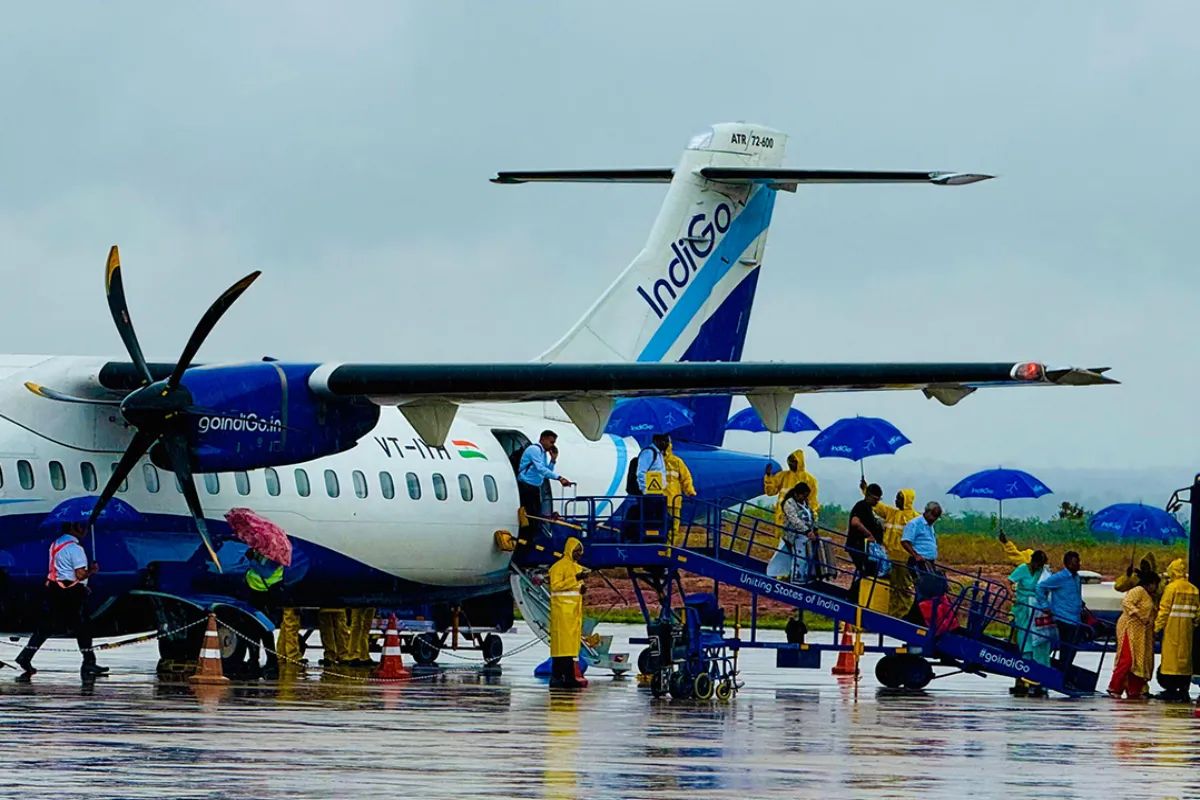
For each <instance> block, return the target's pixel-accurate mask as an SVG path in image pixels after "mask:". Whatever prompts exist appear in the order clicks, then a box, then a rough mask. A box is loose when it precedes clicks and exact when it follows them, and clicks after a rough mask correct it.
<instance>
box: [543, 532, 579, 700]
mask: <svg viewBox="0 0 1200 800" xmlns="http://www.w3.org/2000/svg"><path fill="white" fill-rule="evenodd" d="M582 555H583V544H582V543H581V542H580V541H579V540H578V539H576V538H575V537H574V536H572V537H571V538H569V539H567V543H566V545H565V546H564V547H563V555H562V558H560V559H559V560H558V561H555V562H554V564H553V565H552V566H551V567H550V665H551V673H550V688H552V689H579V688H582V686H583V685H584V684H581V683H580V682H579V681H577V680H576V679H575V660H576V659H577V658H579V645H580V640H581V639H582V637H583V592H584V588H583V573H584V570H583V567H581V566H580V565H579V558H580V557H581V556H582Z"/></svg>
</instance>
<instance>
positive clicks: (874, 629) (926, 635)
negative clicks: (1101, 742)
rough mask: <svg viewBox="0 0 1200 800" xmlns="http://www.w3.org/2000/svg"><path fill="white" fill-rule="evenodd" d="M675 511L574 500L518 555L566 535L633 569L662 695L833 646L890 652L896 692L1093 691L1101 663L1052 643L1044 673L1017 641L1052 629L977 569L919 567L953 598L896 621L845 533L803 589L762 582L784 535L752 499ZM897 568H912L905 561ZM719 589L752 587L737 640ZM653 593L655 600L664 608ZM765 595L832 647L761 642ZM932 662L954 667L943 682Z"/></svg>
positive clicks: (543, 557) (719, 683) (534, 558)
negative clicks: (704, 584) (998, 681)
mask: <svg viewBox="0 0 1200 800" xmlns="http://www.w3.org/2000/svg"><path fill="white" fill-rule="evenodd" d="M675 516H676V519H677V522H676V523H675V524H672V522H673V521H672V519H671V516H670V515H668V514H667V513H666V509H665V504H664V503H663V501H662V499H661V498H635V497H576V498H568V499H565V500H563V501H560V502H559V504H558V508H557V509H556V513H555V514H554V521H553V522H545V523H543V525H542V530H541V532H540V533H539V535H538V536H536V537H535V538H534V539H533V540H532V541H531V542H524V543H522V544H520V545H519V546H518V547H517V551H516V553H515V554H514V562H515V563H516V564H518V565H520V566H521V567H522V568H525V569H530V568H536V567H538V566H544V565H547V564H549V563H552V562H553V561H554V560H556V559H557V558H558V557H560V555H561V553H562V548H563V545H564V543H565V541H566V539H567V538H568V537H571V536H574V537H576V538H578V539H580V540H581V541H582V542H583V544H584V554H583V558H582V564H583V566H585V567H587V568H589V569H592V570H614V569H622V570H624V571H625V572H626V573H627V574H628V576H629V578H630V580H631V583H632V586H633V588H634V590H635V593H636V595H637V599H638V603H639V606H640V607H641V610H642V613H643V615H644V617H645V620H646V624H647V630H648V637H647V638H646V639H636V640H633V641H634V643H637V644H647V645H648V647H647V649H646V650H645V651H643V653H642V655H641V657H640V658H639V667H640V668H641V672H643V673H646V674H650V675H651V676H652V682H651V685H652V688H653V689H654V690H655V692H656V693H658V694H661V693H666V692H667V691H670V692H671V693H672V694H673V695H676V696H700V697H705V696H711V694H716V695H717V696H722V695H723V694H725V693H728V692H730V691H731V690H736V687H737V683H736V654H737V652H738V651H739V650H742V649H748V648H764V649H774V650H776V651H777V654H776V664H777V666H780V667H800V668H817V667H819V666H820V663H821V654H822V653H824V652H846V651H848V650H853V651H854V652H856V653H863V652H877V653H881V654H883V658H881V659H880V660H879V662H878V664H877V666H876V671H875V674H876V677H877V678H878V679H879V681H880V683H882V684H883V685H884V686H887V687H889V688H899V687H902V686H903V687H906V688H910V689H920V688H923V687H924V686H926V685H927V684H928V683H929V682H930V681H931V680H933V679H934V678H938V677H946V676H948V675H951V674H958V673H960V672H964V673H971V674H978V675H987V674H995V675H1003V676H1007V677H1010V678H1022V679H1024V680H1026V681H1028V682H1030V683H1032V684H1037V685H1040V686H1041V687H1043V688H1045V689H1047V690H1053V691H1056V692H1061V693H1063V694H1067V695H1082V694H1090V693H1092V692H1094V691H1095V689H1096V683H1097V680H1098V677H1099V668H1097V671H1092V670H1088V669H1085V668H1083V667H1080V666H1078V665H1076V664H1074V663H1073V661H1074V658H1073V656H1074V652H1076V649H1075V648H1064V647H1063V646H1061V645H1060V644H1059V643H1057V642H1055V646H1056V650H1057V652H1056V653H1055V656H1054V657H1053V658H1052V659H1051V661H1050V663H1049V664H1048V665H1046V664H1040V663H1037V662H1036V661H1034V660H1033V659H1031V658H1028V657H1025V656H1023V655H1022V653H1021V649H1020V647H1019V646H1018V645H1017V644H1016V642H1019V641H1025V640H1026V639H1025V637H1029V636H1039V635H1043V634H1040V633H1038V632H1037V631H1035V630H1034V629H1033V628H1032V620H1033V618H1034V617H1035V616H1036V615H1035V614H1028V615H1024V616H1027V617H1028V618H1029V619H1030V623H1029V624H1027V625H1025V626H1024V627H1020V626H1017V625H1016V624H1015V622H1014V616H1013V613H1012V612H1013V609H1012V605H1013V604H1012V599H1011V596H1010V593H1009V590H1008V588H1007V587H1006V586H1004V585H1001V584H999V583H997V582H994V581H990V580H988V579H986V578H983V577H981V576H980V575H978V574H976V575H971V574H968V573H965V572H960V571H957V570H953V569H949V568H945V569H943V568H939V570H940V571H941V573H942V574H941V581H940V582H939V581H938V580H937V579H934V578H931V577H930V576H928V575H927V574H925V573H919V572H915V571H911V570H910V572H911V573H912V577H913V579H914V580H911V581H909V582H908V583H909V585H910V586H911V585H913V584H914V583H916V582H917V581H920V582H921V586H922V588H923V590H924V594H925V595H928V594H930V593H931V591H930V590H931V583H930V581H933V583H932V587H937V588H934V589H933V591H938V590H939V589H942V590H944V591H943V592H942V594H940V595H938V596H937V597H936V599H932V600H929V599H926V602H925V603H924V604H923V606H920V607H919V608H921V611H922V612H924V613H917V612H913V611H911V610H910V613H909V614H908V615H907V616H906V617H905V618H903V619H901V618H897V617H895V616H891V615H890V614H888V613H887V607H888V605H889V603H888V601H887V599H886V596H887V595H888V594H890V592H888V591H887V590H886V589H885V588H884V587H888V584H889V581H888V579H887V578H879V579H874V578H870V577H863V578H860V579H857V580H856V578H858V576H857V574H856V572H855V568H854V563H853V562H854V558H852V556H854V557H859V560H860V561H861V560H862V559H861V556H862V555H863V554H861V553H858V552H857V551H851V550H850V549H848V548H847V547H846V546H845V543H844V534H841V533H837V532H834V531H830V530H828V529H821V531H820V546H819V547H811V546H810V550H811V551H812V556H813V557H812V558H810V560H809V561H808V568H807V569H806V570H800V573H801V574H799V575H797V578H796V580H795V581H794V582H793V581H783V580H777V579H775V578H771V577H767V576H766V574H765V567H766V564H767V563H768V561H769V560H770V558H771V557H772V556H774V555H775V554H776V553H777V552H779V529H778V526H776V525H775V523H774V520H773V518H772V517H771V515H770V512H768V511H764V510H763V509H761V508H759V507H757V506H753V505H750V504H745V503H712V502H708V501H703V500H697V499H695V498H684V499H683V502H682V504H681V505H680V506H679V507H678V509H677V510H676V515H675ZM672 528H674V529H675V530H674V531H672ZM891 569H892V570H909V568H908V567H907V566H905V565H902V564H898V563H893V564H891ZM682 573H689V574H691V575H694V576H699V577H702V578H707V579H711V580H712V582H713V583H712V592H711V593H708V592H705V593H692V594H688V593H687V592H685V591H684V587H683V581H682V576H681V574H682ZM722 586H725V587H735V588H738V589H743V590H745V591H746V592H748V593H749V594H750V598H751V614H750V620H749V624H748V626H747V628H746V629H745V630H743V626H742V624H741V620H740V611H741V609H740V607H739V608H738V622H737V623H736V625H735V630H734V632H733V635H728V632H727V630H726V627H725V618H726V613H725V609H724V608H722V607H721V605H720V593H721V587H722ZM851 589H855V590H856V591H857V597H852V596H851ZM877 591H878V595H877V594H876V592H877ZM914 594H915V591H914V590H909V595H908V596H907V597H906V598H905V603H903V605H905V606H909V607H911V605H912V604H913V603H914V602H915V601H916V600H917V598H916V597H915V596H913V595H914ZM648 595H650V596H651V599H654V600H657V609H655V608H653V605H652V603H651V602H649V601H648V599H647V596H648ZM760 599H769V600H773V601H775V602H776V603H780V604H784V605H787V606H791V607H793V608H795V609H797V610H799V611H800V612H809V613H812V614H816V615H819V616H823V617H827V618H830V619H832V620H833V621H834V644H832V645H820V644H806V643H804V642H803V641H791V642H786V643H784V642H762V641H759V639H758V624H757V623H758V619H757V618H758V613H757V611H758V603H759V600H760ZM801 616H802V615H801ZM915 620H921V622H920V623H919V624H918V622H916V621H915ZM934 621H936V624H930V623H932V622H934ZM839 629H840V630H842V631H843V632H845V631H851V632H853V635H854V638H855V642H854V643H853V644H839V643H838V632H839ZM864 636H870V637H872V638H873V639H876V637H877V639H876V641H877V643H876V644H864V643H863V637H864ZM789 638H792V637H789ZM800 638H801V640H802V638H803V637H802V636H801V637H800ZM886 640H892V641H894V642H898V643H899V644H888V643H886ZM1064 651H1065V652H1064ZM1101 658H1102V659H1103V655H1102V656H1101ZM935 664H936V665H940V666H947V667H952V668H953V669H952V671H951V672H947V673H943V674H941V675H935V674H934V671H933V667H934V665H935ZM704 675H707V678H705V677H703V676H704Z"/></svg>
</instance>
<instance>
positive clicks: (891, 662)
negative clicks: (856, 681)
mask: <svg viewBox="0 0 1200 800" xmlns="http://www.w3.org/2000/svg"><path fill="white" fill-rule="evenodd" d="M904 672H905V670H904V660H903V659H902V658H901V657H900V656H897V655H888V656H884V657H883V658H881V659H879V661H877V662H876V663H875V680H877V681H879V683H880V684H881V685H883V686H886V687H887V688H889V689H899V688H900V687H901V686H902V685H904Z"/></svg>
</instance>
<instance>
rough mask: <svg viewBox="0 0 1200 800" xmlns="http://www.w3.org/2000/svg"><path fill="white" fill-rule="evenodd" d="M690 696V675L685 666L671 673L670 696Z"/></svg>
mask: <svg viewBox="0 0 1200 800" xmlns="http://www.w3.org/2000/svg"><path fill="white" fill-rule="evenodd" d="M691 696H692V676H691V673H689V672H688V671H687V669H686V668H683V669H679V670H677V671H675V672H673V673H671V697H674V698H675V699H676V700H687V699H688V698H689V697H691Z"/></svg>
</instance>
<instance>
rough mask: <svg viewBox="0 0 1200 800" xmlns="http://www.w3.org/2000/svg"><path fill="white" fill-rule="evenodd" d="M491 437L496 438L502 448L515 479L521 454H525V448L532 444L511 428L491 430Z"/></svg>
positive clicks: (519, 432)
mask: <svg viewBox="0 0 1200 800" xmlns="http://www.w3.org/2000/svg"><path fill="white" fill-rule="evenodd" d="M492 435H493V436H495V437H496V441H498V442H499V443H500V446H501V447H502V448H504V454H505V455H506V456H508V460H509V462H510V463H511V464H512V468H513V477H514V478H515V477H516V475H517V468H518V466H519V464H520V460H521V454H522V453H524V452H525V448H526V447H529V445H530V444H532V442H530V441H529V437H528V436H526V435H525V434H524V433H522V432H521V431H518V430H513V429H511V428H492Z"/></svg>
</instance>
